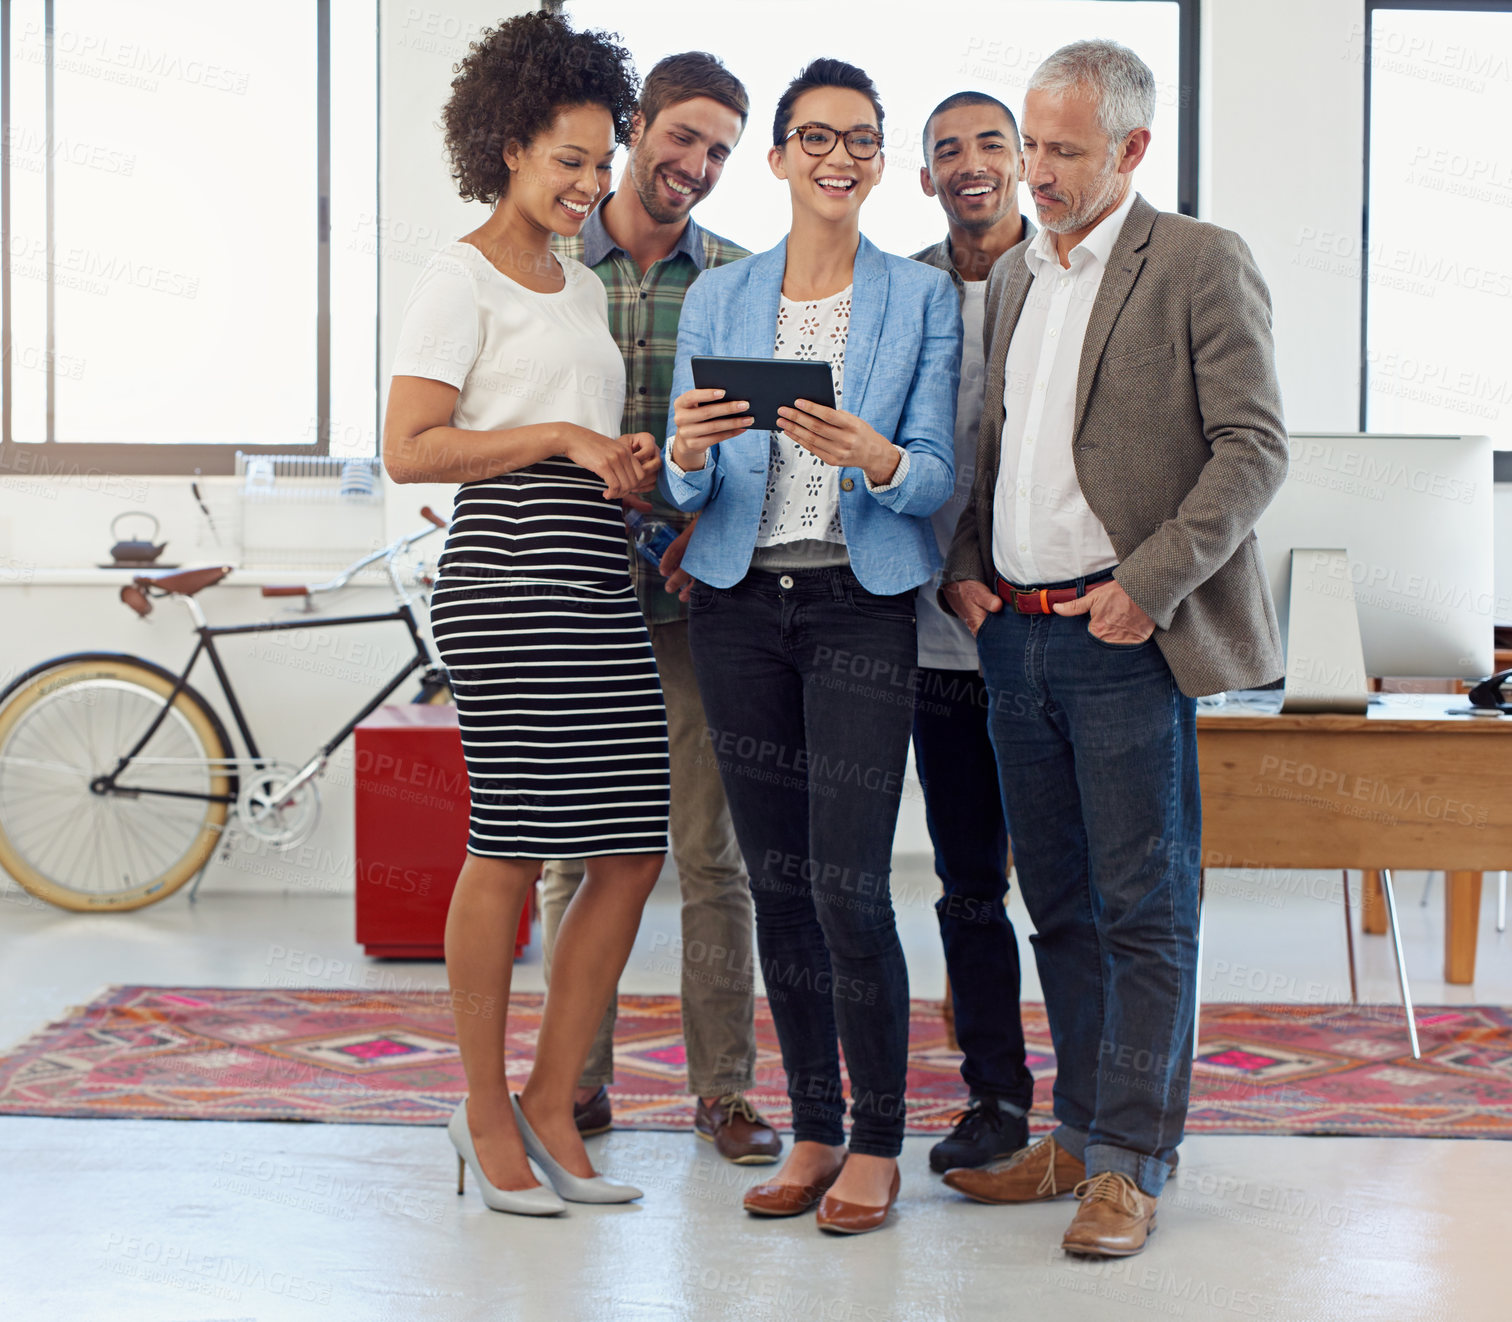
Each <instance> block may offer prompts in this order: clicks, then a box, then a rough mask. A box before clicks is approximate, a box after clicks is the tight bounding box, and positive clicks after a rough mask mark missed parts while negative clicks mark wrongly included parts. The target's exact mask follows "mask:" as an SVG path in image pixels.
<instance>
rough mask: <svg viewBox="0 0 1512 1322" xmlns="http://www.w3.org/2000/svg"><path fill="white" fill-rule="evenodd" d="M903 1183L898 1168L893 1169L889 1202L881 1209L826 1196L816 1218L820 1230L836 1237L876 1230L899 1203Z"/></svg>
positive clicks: (820, 1204) (820, 1203) (888, 1194)
mask: <svg viewBox="0 0 1512 1322" xmlns="http://www.w3.org/2000/svg"><path fill="white" fill-rule="evenodd" d="M901 1183H902V1181H901V1180H900V1179H899V1177H898V1171H897V1168H896V1167H894V1168H893V1177H892V1188H891V1189H889V1190H888V1191H887V1202H885V1203H884V1204H883V1205H882V1206H881V1207H868V1206H866V1205H865V1204H864V1203H847V1202H843V1201H841V1200H840V1199H839V1198H832V1197H831V1196H830V1195H829V1194H825V1195H824V1197H823V1198H822V1199H821V1200H820V1202H819V1214H818V1216H817V1217H816V1218H815V1219H816V1220H817V1221H818V1223H819V1229H820V1230H828V1231H830V1232H831V1233H833V1234H836V1235H864V1234H866V1232H867V1231H868V1230H875V1229H876V1228H877V1227H878V1226H880V1225H881V1224H882V1223H883V1222H884V1221H886V1220H887V1218H888V1216H889V1215H890V1214H891V1212H892V1210H893V1204H895V1203H896V1202H897V1201H898V1187H899V1185H900V1184H901Z"/></svg>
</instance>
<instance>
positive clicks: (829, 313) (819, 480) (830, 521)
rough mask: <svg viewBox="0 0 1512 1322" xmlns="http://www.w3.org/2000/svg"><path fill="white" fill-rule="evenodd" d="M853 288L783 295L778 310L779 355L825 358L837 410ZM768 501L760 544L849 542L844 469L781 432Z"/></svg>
mask: <svg viewBox="0 0 1512 1322" xmlns="http://www.w3.org/2000/svg"><path fill="white" fill-rule="evenodd" d="M850 317H851V286H850V285H847V286H846V287H845V288H844V289H842V290H841V291H840V292H839V293H838V294H831V295H830V296H829V297H828V298H821V299H816V300H814V301H813V302H811V303H798V302H794V301H793V300H792V299H789V298H788V297H787V296H786V295H784V296H783V297H782V301H781V303H780V304H779V305H778V309H777V341H776V356H777V357H778V358H798V359H801V360H804V361H808V362H813V361H815V360H820V361H823V360H827V361H828V362H829V364H830V371H831V373H832V374H833V376H834V378H835V407H836V408H844V407H845V405H844V402H843V401H844V393H843V392H844V387H845V337H846V334H847V333H848V332H849V330H850ZM768 435H769V436H770V438H771V447H772V450H771V458H770V460H769V461H768V463H767V486H766V500H765V502H764V504H763V506H762V510H761V523H760V524H759V525H758V527H757V531H756V545H757V546H777V545H780V544H782V543H784V542H796V541H808V540H818V541H826V542H840V543H841V544H842V545H843V544H844V542H845V534H844V533H843V532H842V531H841V528H840V482H839V478H840V470H839V469H837V468H835V467H833V466H831V465H829V464H826V463H824V462H823V461H822V460H821V459H819V458H817V457H816V456H814V455H812V454H810V453H809V452H808V451H807V450H805V449H804V448H803V447H802V446H801V445H799V444H798V443H797V442H796V441H792V440H789V439H788V438H787V437H786V436H784V435H783V434H782V433H781V432H777V431H774V432H769V433H768Z"/></svg>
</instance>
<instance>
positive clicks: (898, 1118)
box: [663, 59, 961, 1234]
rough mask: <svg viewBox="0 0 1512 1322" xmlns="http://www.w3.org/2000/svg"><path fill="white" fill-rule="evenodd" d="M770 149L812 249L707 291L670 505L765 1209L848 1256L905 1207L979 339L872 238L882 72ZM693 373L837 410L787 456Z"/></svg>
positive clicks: (750, 268) (842, 81) (703, 282)
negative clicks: (760, 1052) (764, 1037)
mask: <svg viewBox="0 0 1512 1322" xmlns="http://www.w3.org/2000/svg"><path fill="white" fill-rule="evenodd" d="M773 144H774V145H773V146H772V148H771V150H770V151H769V153H768V161H769V162H770V165H771V168H772V173H773V174H774V175H776V176H777V178H779V179H782V180H785V181H786V182H787V186H788V193H789V197H790V200H791V204H792V217H793V219H792V228H791V230H790V231H789V233H788V236H787V238H786V239H785V240H784V241H783V242H782V243H780V244H778V245H777V247H775V248H773V249H772V250H771V251H770V252H766V253H762V254H760V255H759V256H755V257H750V258H747V259H746V260H744V261H741V262H735V263H733V264H731V265H729V266H724V267H720V268H718V269H715V270H710V271H706V272H704V274H703V275H702V276H700V277H699V278H698V280H697V281H696V282H695V283H694V284H693V286H692V288H691V289H690V290H689V291H688V296H687V299H686V300H685V302H684V303H683V309H682V319H681V322H680V324H679V327H678V336H677V366H676V374H675V377H674V380H673V387H672V389H673V395H674V403H673V406H672V418H671V419H670V420H669V431H671V432H672V435H671V438H670V441H669V444H668V446H667V450H666V457H667V463H666V467H665V470H664V479H663V481H664V485H665V487H666V490H667V492H668V494H669V495H670V497H671V499H672V500H673V502H674V503H675V504H677V505H679V506H680V507H681V508H683V509H689V510H699V511H701V514H700V516H699V520H698V525H697V528H696V530H695V532H694V533H693V538H692V541H691V542H690V543H689V546H688V549H687V552H686V553H685V555H684V557H683V568H684V569H686V570H687V571H688V572H689V573H690V574H691V575H692V576H693V578H694V579H695V580H696V581H695V583H694V584H693V586H692V590H691V596H690V599H689V611H690V625H689V636H690V642H691V645H692V650H693V661H694V667H695V670H696V672H697V675H698V685H699V690H700V693H701V694H702V697H703V701H704V708H705V711H706V712H707V715H708V719H709V724H710V726H711V727H712V730H713V740H714V750H715V754H716V756H717V758H718V760H719V769H720V774H721V777H722V778H723V780H724V785H725V792H726V795H727V797H728V798H729V801H730V810H731V813H732V815H733V817H734V821H735V830H736V834H737V835H738V837H739V839H740V846H741V851H742V852H743V853H744V855H745V860H746V866H747V868H748V869H749V871H750V874H751V891H752V894H753V896H754V897H755V901H756V930H757V937H758V941H759V945H760V952H761V964H762V972H763V976H764V978H765V981H766V988H767V996H768V999H769V1000H770V1002H771V1007H772V1018H773V1021H774V1023H775V1024H776V1027H777V1035H778V1038H779V1040H780V1042H781V1044H782V1060H783V1066H784V1068H785V1070H786V1072H787V1077H788V1096H789V1098H790V1099H791V1102H792V1108H793V1130H794V1145H793V1148H792V1151H791V1154H790V1155H789V1157H788V1160H787V1161H786V1163H785V1164H784V1165H783V1167H782V1169H781V1170H780V1171H779V1172H778V1173H777V1175H776V1177H775V1178H774V1179H772V1180H770V1181H768V1182H767V1183H764V1184H761V1185H757V1186H756V1187H755V1188H753V1189H751V1190H750V1191H749V1192H748V1193H747V1194H746V1197H745V1206H746V1209H747V1210H748V1211H750V1212H752V1213H755V1214H757V1215H764V1216H792V1215H797V1214H799V1213H802V1212H806V1211H808V1210H810V1209H811V1208H814V1207H815V1206H816V1205H817V1207H818V1218H817V1219H818V1223H819V1225H820V1226H821V1227H822V1228H824V1229H828V1230H833V1231H838V1232H845V1233H852V1234H853V1233H857V1232H860V1231H866V1230H872V1229H875V1228H876V1227H877V1226H880V1225H881V1224H882V1223H883V1221H885V1220H886V1218H887V1215H888V1213H889V1211H890V1210H891V1208H892V1205H893V1203H894V1201H895V1200H896V1198H897V1194H898V1172H897V1161H896V1158H897V1155H898V1152H899V1150H900V1148H901V1146H902V1139H903V1119H904V1089H905V1083H906V1075H907V1049H908V973H907V969H906V968H905V966H904V963H903V952H902V949H901V947H900V946H899V944H898V936H897V931H896V928H895V926H894V922H893V911H892V900H891V897H890V895H889V889H888V879H889V872H890V863H891V854H892V841H893V832H894V828H895V826H896V824H897V815H898V800H899V791H900V789H901V785H902V780H903V768H904V760H905V757H906V754H907V748H908V738H909V730H910V726H911V723H912V719H913V700H914V695H913V679H914V660H915V655H916V645H915V631H914V605H913V596H912V593H913V590H914V589H915V588H916V587H917V586H918V585H919V584H920V583H922V582H924V581H925V580H926V579H928V578H929V576H930V575H931V574H932V573H933V572H934V570H935V569H936V567H937V565H938V563H939V558H938V550H937V548H936V545H935V543H934V540H933V537H932V534H931V528H930V523H929V516H930V515H931V514H932V513H933V512H934V511H935V510H936V509H937V508H939V506H940V505H942V504H943V503H944V501H945V500H946V498H947V497H948V496H949V494H950V492H951V490H952V487H953V482H954V471H953V462H952V460H953V452H952V436H953V429H954V422H955V417H954V415H955V398H956V378H957V374H958V371H959V361H960V347H961V318H960V312H959V310H958V306H957V299H956V296H955V292H954V290H953V289H952V288H951V285H950V280H949V278H948V277H947V276H946V275H945V274H944V273H943V272H940V271H936V270H934V269H933V268H931V267H926V266H924V265H923V264H922V263H919V262H910V261H906V260H905V259H903V258H901V257H894V256H891V255H889V254H886V253H883V252H880V251H879V250H878V249H877V248H876V247H874V246H873V245H872V244H871V243H869V242H868V241H867V240H866V239H865V238H864V237H862V235H861V232H860V228H859V217H860V211H861V205H862V203H863V202H864V201H865V200H866V197H867V195H868V194H869V193H870V192H871V190H872V189H873V188H874V187H875V186H876V184H877V182H878V181H879V180H880V179H881V177H882V166H883V156H882V106H881V103H880V102H879V100H878V98H877V92H876V88H875V87H874V86H873V85H872V82H871V79H869V78H868V77H867V76H866V74H865V73H863V72H862V71H861V70H860V69H857V68H855V67H854V66H853V65H849V64H845V63H843V62H842V61H839V60H828V59H826V60H816V61H815V62H814V63H812V64H811V65H809V67H808V68H807V69H805V70H804V71H803V73H802V74H800V75H799V76H798V77H797V78H796V79H794V80H793V82H792V83H791V84H790V85H789V86H788V89H787V91H786V92H785V93H784V94H783V96H782V99H781V100H780V101H779V102H778V105H777V114H776V120H775V123H774V126H773ZM695 354H699V355H708V354H712V355H721V356H738V357H761V358H771V357H776V358H798V359H809V360H827V361H828V362H829V364H830V367H831V372H832V376H833V380H834V387H835V401H836V407H835V408H826V407H824V406H822V405H819V404H815V403H811V402H808V401H803V400H799V401H797V402H796V404H795V406H794V407H791V408H784V409H782V410H781V411H780V421H779V424H778V431H775V432H764V431H763V432H757V431H750V430H747V428H748V427H749V426H750V424H751V422H752V421H753V419H752V418H751V417H750V416H749V415H748V414H747V413H746V407H747V405H746V402H745V401H743V400H726V399H724V398H722V397H721V392H719V391H716V390H695V389H691V388H690V387H691V385H692V372H691V368H690V365H689V359H690V358H692V357H693V356H694V355H695ZM837 1037H838V1042H839V1043H840V1044H843V1045H844V1048H845V1060H846V1065H847V1068H848V1069H849V1072H850V1079H851V1118H852V1130H851V1137H850V1145H849V1149H848V1151H847V1148H846V1146H845V1130H844V1124H843V1121H844V1116H845V1099H844V1096H843V1093H842V1089H841V1084H840V1066H839V1054H838V1049H837Z"/></svg>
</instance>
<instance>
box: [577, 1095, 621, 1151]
mask: <svg viewBox="0 0 1512 1322" xmlns="http://www.w3.org/2000/svg"><path fill="white" fill-rule="evenodd" d="M572 1123H573V1124H574V1125H576V1126H577V1132H578V1133H579V1134H581V1135H582V1136H583V1137H584V1138H592V1137H593V1136H594V1135H595V1134H607V1133H608V1132H609V1131H610V1130H611V1129H613V1128H614V1107H613V1105H612V1104H611V1103H610V1101H609V1089H608V1088H606V1087H604V1086H603V1085H602V1084H600V1085H599V1090H598V1091H597V1092H596V1093H594V1094H593V1096H592V1097H590V1098H589V1099H588V1100H587V1101H586V1102H573V1104H572Z"/></svg>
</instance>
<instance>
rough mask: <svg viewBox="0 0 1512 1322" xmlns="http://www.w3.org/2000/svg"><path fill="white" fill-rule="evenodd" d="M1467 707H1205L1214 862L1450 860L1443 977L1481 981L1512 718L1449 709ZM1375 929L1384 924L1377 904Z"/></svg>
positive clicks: (1500, 860) (1505, 811)
mask: <svg viewBox="0 0 1512 1322" xmlns="http://www.w3.org/2000/svg"><path fill="white" fill-rule="evenodd" d="M1465 705H1466V704H1465V699H1464V698H1462V697H1458V696H1452V695H1449V694H1385V695H1382V700H1381V702H1380V703H1379V704H1375V705H1372V707H1371V709H1370V712H1369V714H1368V715H1367V716H1335V715H1319V716H1281V715H1271V714H1266V713H1264V712H1261V711H1257V710H1256V709H1254V708H1245V707H1242V706H1240V705H1237V704H1235V703H1233V702H1232V701H1231V702H1230V703H1229V704H1228V705H1227V706H1225V707H1222V708H1218V709H1216V710H1204V709H1199V711H1198V716H1197V745H1198V763H1199V766H1200V768H1201V777H1202V850H1203V863H1204V866H1207V867H1214V868H1243V867H1270V868H1330V869H1332V868H1339V869H1343V868H1362V869H1367V870H1378V869H1382V868H1423V869H1428V870H1437V869H1443V870H1445V871H1446V873H1447V877H1448V881H1447V884H1446V885H1445V888H1444V928H1445V933H1444V980H1445V981H1446V982H1453V983H1468V982H1473V981H1474V980H1475V943H1476V937H1477V934H1478V929H1479V917H1480V892H1481V873H1482V872H1483V871H1489V870H1492V869H1501V868H1507V867H1512V717H1509V716H1501V717H1494V718H1493V717H1477V716H1459V715H1451V714H1449V712H1450V709H1452V708H1458V707H1464V706H1465ZM1368 889H1369V887H1368V886H1367V891H1368ZM1369 900H1370V897H1369V895H1368V894H1367V897H1366V906H1365V907H1366V908H1367V911H1368V909H1369ZM1366 930H1367V931H1369V930H1384V925H1381V926H1377V925H1376V923H1375V922H1374V921H1373V919H1372V917H1371V915H1370V914H1369V913H1368V912H1367V915H1366Z"/></svg>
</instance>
